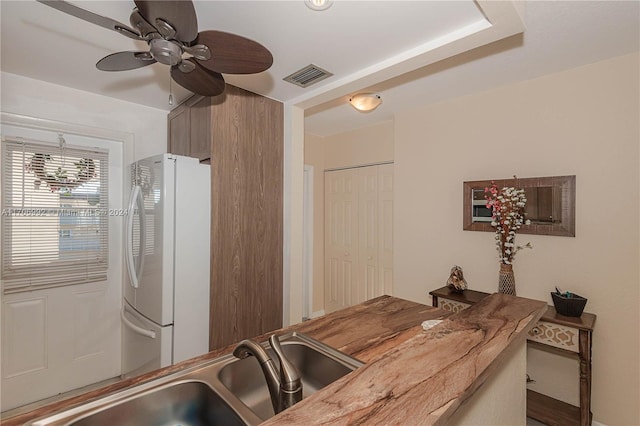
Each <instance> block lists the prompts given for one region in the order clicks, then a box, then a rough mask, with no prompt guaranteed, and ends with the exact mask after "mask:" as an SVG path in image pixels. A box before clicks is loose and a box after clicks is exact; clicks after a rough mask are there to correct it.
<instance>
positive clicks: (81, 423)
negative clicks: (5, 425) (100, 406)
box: [70, 382, 245, 426]
mask: <svg viewBox="0 0 640 426" xmlns="http://www.w3.org/2000/svg"><path fill="white" fill-rule="evenodd" d="M145 424H146V425H183V426H187V425H189V426H209V425H229V426H235V425H239V426H244V425H245V423H244V422H243V421H242V419H241V418H240V417H239V416H238V414H236V412H235V411H234V410H233V408H231V406H230V405H229V404H227V403H226V402H225V401H224V400H223V399H222V398H221V397H220V395H218V394H217V393H216V392H215V391H214V390H213V389H211V387H210V386H209V385H207V384H206V383H203V382H182V383H172V384H170V385H168V386H166V387H163V388H161V389H156V390H153V391H151V392H148V393H146V394H143V395H140V396H137V397H134V398H131V399H129V400H127V401H124V402H121V403H119V404H116V405H114V406H112V407H109V408H108V409H104V410H100V411H98V412H97V413H94V414H90V415H87V416H86V417H83V418H81V419H79V420H76V421H74V422H72V423H70V425H73V426H113V425H121V426H129V425H130V426H137V425H145Z"/></svg>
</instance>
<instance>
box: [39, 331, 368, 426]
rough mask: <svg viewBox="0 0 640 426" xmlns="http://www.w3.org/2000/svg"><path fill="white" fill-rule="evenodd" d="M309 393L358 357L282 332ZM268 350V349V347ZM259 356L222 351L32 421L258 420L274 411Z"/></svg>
mask: <svg viewBox="0 0 640 426" xmlns="http://www.w3.org/2000/svg"><path fill="white" fill-rule="evenodd" d="M280 340H281V343H282V349H283V351H284V352H285V354H286V356H287V358H288V359H289V360H290V361H291V362H292V363H293V364H294V365H295V366H296V368H297V369H298V370H299V372H300V374H301V378H302V385H303V396H304V397H307V396H309V395H311V394H312V393H314V392H316V391H317V390H319V389H321V388H323V387H325V386H327V385H328V384H330V383H332V382H334V381H335V380H337V379H339V378H340V377H342V376H344V375H345V374H348V373H349V372H351V371H353V370H355V369H356V368H358V367H360V366H361V365H362V363H361V362H360V361H358V360H356V359H354V358H351V357H349V356H348V355H345V354H343V353H342V352H339V351H337V350H335V349H333V348H331V347H329V346H326V345H324V344H322V343H320V342H318V341H317V340H314V339H311V338H309V337H307V336H305V335H302V334H298V333H290V334H286V335H283V336H281V337H280ZM264 347H265V348H266V349H267V352H269V351H271V349H270V348H268V345H267V344H266V343H265V344H264ZM270 355H272V353H271V352H270ZM273 415H274V414H273V408H272V407H271V403H270V397H269V391H268V389H267V385H266V380H265V378H264V376H263V374H262V371H261V370H260V367H259V365H258V362H257V361H256V360H255V359H253V358H252V357H251V358H246V359H242V360H240V359H237V358H235V357H234V356H233V355H231V354H229V355H225V356H222V357H220V358H216V359H214V360H211V361H207V362H205V363H203V364H200V365H198V366H195V367H191V368H189V369H186V370H183V371H180V372H177V373H174V374H170V375H167V376H165V377H161V378H158V379H155V380H152V381H149V382H147V383H144V384H141V385H137V386H134V387H131V388H129V389H126V390H123V391H119V392H116V393H114V394H111V395H108V396H105V397H103V398H100V399H97V400H94V401H91V402H88V403H86V404H83V405H80V406H78V407H74V408H71V409H69V410H66V411H63V412H61V413H57V414H54V415H51V416H48V417H46V418H41V419H37V420H36V421H34V422H32V423H31V424H32V425H34V426H45V425H47V426H53V425H66V426H89V425H90V426H102V425H104V426H107V425H108V426H112V425H119V426H120V425H157V426H165V425H167V426H168V425H172V426H175V425H181V426H196V425H214V424H219V425H225V426H226V425H232V426H233V425H250V426H253V425H257V424H259V423H261V422H263V421H264V420H266V419H268V418H269V417H272V416H273Z"/></svg>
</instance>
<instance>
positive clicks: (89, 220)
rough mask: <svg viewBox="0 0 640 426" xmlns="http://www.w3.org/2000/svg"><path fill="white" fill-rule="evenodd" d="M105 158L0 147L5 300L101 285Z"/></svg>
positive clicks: (25, 143)
mask: <svg viewBox="0 0 640 426" xmlns="http://www.w3.org/2000/svg"><path fill="white" fill-rule="evenodd" d="M108 169H109V167H108V151H106V150H102V149H99V148H90V149H88V148H81V147H74V146H68V145H66V143H65V142H64V139H63V138H62V137H60V144H47V143H43V142H36V141H31V140H22V139H5V140H3V141H2V287H3V291H4V293H5V294H6V293H15V292H21V291H29V290H33V289H36V288H50V287H59V286H65V285H73V284H81V283H86V282H92V281H101V280H106V278H107V267H108V254H109V250H108V223H109V220H108V219H109V217H108V205H109V203H108V193H109V190H108V182H109V180H108Z"/></svg>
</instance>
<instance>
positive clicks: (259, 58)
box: [197, 31, 273, 74]
mask: <svg viewBox="0 0 640 426" xmlns="http://www.w3.org/2000/svg"><path fill="white" fill-rule="evenodd" d="M197 42H198V44H204V45H206V46H208V47H209V50H210V51H211V59H208V60H198V62H199V63H200V65H202V66H203V67H205V68H208V69H210V70H211V71H216V72H220V73H225V74H255V73H258V72H262V71H264V70H266V69H268V68H269V67H270V66H271V65H272V64H273V56H271V52H269V50H267V48H266V47H264V46H263V45H261V44H260V43H258V42H255V41H253V40H250V39H248V38H245V37H241V36H239V35H236V34H230V33H225V32H222V31H202V32H201V33H200V34H198V41H197Z"/></svg>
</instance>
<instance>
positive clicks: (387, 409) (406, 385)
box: [2, 294, 546, 426]
mask: <svg viewBox="0 0 640 426" xmlns="http://www.w3.org/2000/svg"><path fill="white" fill-rule="evenodd" d="M545 310H546V304H545V303H543V302H539V301H534V300H530V299H523V298H517V297H513V296H507V295H502V294H494V295H492V296H490V297H488V298H486V299H485V300H483V301H481V302H480V303H478V304H477V305H475V306H474V307H472V308H469V309H467V310H464V311H462V312H459V313H456V314H451V313H450V312H447V311H443V310H441V309H437V308H433V307H430V306H426V305H421V304H418V303H414V302H409V301H406V300H402V299H398V298H395V297H391V296H382V297H379V298H376V299H373V300H370V301H367V302H364V303H362V304H359V305H356V306H353V307H349V308H346V309H343V310H341V311H337V312H334V313H331V314H329V315H325V316H323V317H320V318H316V319H313V320H310V321H306V322H303V323H300V324H296V325H293V326H291V327H287V328H285V329H282V330H280V331H278V333H280V332H282V333H285V332H288V331H294V330H295V331H299V332H301V333H305V334H307V335H309V336H311V337H313V338H315V339H317V340H320V341H322V342H324V343H325V344H327V345H329V346H332V347H334V348H336V349H339V350H341V351H343V352H345V353H347V354H349V355H351V356H353V357H355V358H358V359H359V360H361V361H363V362H365V363H366V365H365V366H363V367H361V368H359V369H358V370H356V371H355V372H353V373H351V374H349V375H347V376H345V377H343V378H342V379H340V380H338V381H337V382H335V383H333V384H331V385H330V386H327V387H326V388H324V389H322V390H320V391H318V392H317V393H315V394H314V395H312V396H311V397H309V398H306V399H305V400H303V401H302V402H300V403H298V404H297V405H296V406H294V407H292V408H290V409H288V410H287V411H285V412H283V413H281V414H279V415H278V416H276V417H274V418H273V419H271V420H269V421H268V422H266V423H264V424H265V425H268V424H273V425H275V424H277V425H281V424H297V425H299V424H314V423H332V424H352V423H362V422H367V420H369V421H370V420H371V416H373V415H375V416H376V422H382V423H404V422H403V421H402V420H403V418H404V419H406V418H411V419H421V424H436V423H442V422H443V421H446V419H447V418H448V417H449V416H450V415H451V414H452V413H453V412H455V410H456V408H457V407H458V406H460V404H461V403H462V402H463V401H464V400H465V399H466V398H468V397H469V396H471V395H472V394H473V392H474V391H475V389H477V388H478V387H479V386H480V385H481V384H482V383H483V382H484V381H485V380H486V378H487V377H488V376H489V375H490V374H491V371H493V370H494V369H496V368H498V367H499V365H500V362H501V361H503V360H504V358H506V356H507V355H506V354H507V352H508V350H509V349H510V348H513V347H515V346H516V344H517V342H523V341H524V340H525V338H526V333H527V331H528V330H529V329H530V328H532V327H533V326H534V325H535V323H536V321H537V320H538V318H539V317H540V316H541V315H542V314H543V313H544V312H545ZM429 319H444V321H443V322H442V323H440V324H439V325H437V326H435V327H433V328H432V329H430V330H428V331H423V330H422V328H421V326H420V324H421V323H422V321H425V320H429ZM270 334H271V333H269V334H265V335H263V336H259V337H258V338H257V339H256V340H258V341H262V340H266V338H267V337H268V335H270ZM231 350H232V346H230V347H227V348H224V349H221V350H216V351H213V352H210V353H208V354H205V355H202V356H200V357H197V358H194V359H192V360H188V361H184V362H182V363H179V364H176V365H174V366H170V367H167V368H163V369H160V370H156V371H154V372H151V373H147V374H145V375H142V376H140V377H137V378H134V379H128V380H122V381H120V382H117V383H115V384H112V385H110V386H106V387H104V388H101V389H98V390H95V391H92V392H88V393H86V394H83V395H79V396H76V397H73V398H70V399H67V400H64V401H60V402H57V403H52V404H49V405H46V406H43V407H41V408H38V409H36V410H34V411H31V412H28V413H24V414H21V415H17V416H14V417H11V418H8V419H3V420H2V424H3V425H5V426H16V425H22V424H24V423H25V422H27V421H29V420H32V419H36V418H39V417H42V416H45V415H49V414H53V413H54V412H58V411H63V410H66V409H69V408H71V407H74V406H77V405H80V404H83V403H85V402H88V401H92V400H95V399H97V398H100V397H103V396H106V395H108V394H112V393H114V392H117V391H119V390H122V389H125V388H128V387H131V386H134V385H137V384H140V383H144V382H147V381H149V380H153V379H156V378H158V377H162V376H165V375H167V374H170V373H174V372H176V371H180V370H182V369H184V368H187V367H191V366H195V365H197V364H200V363H202V362H203V361H207V360H210V359H213V358H217V357H218V356H220V355H222V354H225V353H229V352H230V351H231ZM422 419H424V422H423V421H422Z"/></svg>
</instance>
